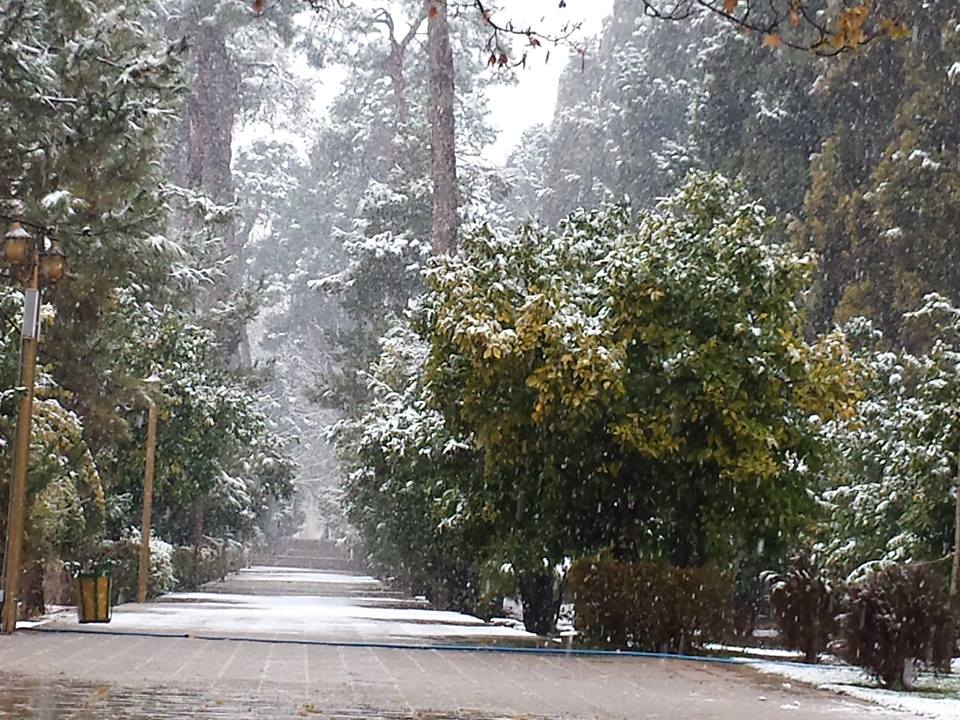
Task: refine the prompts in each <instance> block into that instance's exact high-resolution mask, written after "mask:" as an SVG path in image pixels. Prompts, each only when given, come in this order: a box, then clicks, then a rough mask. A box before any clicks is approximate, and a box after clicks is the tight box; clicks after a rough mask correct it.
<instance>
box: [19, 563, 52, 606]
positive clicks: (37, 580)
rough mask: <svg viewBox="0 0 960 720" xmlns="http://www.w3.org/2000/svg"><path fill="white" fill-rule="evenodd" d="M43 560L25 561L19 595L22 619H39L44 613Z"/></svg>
mask: <svg viewBox="0 0 960 720" xmlns="http://www.w3.org/2000/svg"><path fill="white" fill-rule="evenodd" d="M43 570H44V568H43V560H34V559H31V560H29V561H27V563H26V567H25V568H24V571H23V575H22V576H21V578H22V579H21V580H20V585H21V587H22V588H23V590H22V591H21V593H20V603H21V606H20V607H21V612H22V613H23V616H24V617H27V618H31V617H39V616H40V615H43V614H44V612H46V605H45V603H44V595H43V575H44V572H43Z"/></svg>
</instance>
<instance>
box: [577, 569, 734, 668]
mask: <svg viewBox="0 0 960 720" xmlns="http://www.w3.org/2000/svg"><path fill="white" fill-rule="evenodd" d="M568 582H569V588H570V591H571V594H572V597H573V602H574V613H575V616H574V627H575V628H576V630H577V632H578V634H579V637H580V639H581V640H583V641H585V642H586V643H587V644H590V645H594V646H600V647H612V648H629V649H634V650H645V651H653V652H677V653H684V652H689V651H690V650H691V648H693V647H696V646H701V647H702V646H703V645H704V644H705V643H708V642H715V641H721V640H722V639H723V638H724V636H725V634H726V632H727V629H728V627H729V625H730V620H731V616H732V612H731V607H732V602H731V601H732V594H733V585H732V580H731V578H730V577H729V576H728V575H727V574H725V573H722V572H720V571H718V570H716V569H714V568H711V567H704V568H674V567H670V566H667V565H664V564H660V563H653V562H645V563H624V562H619V561H617V560H613V559H609V558H599V559H596V558H592V559H582V560H578V561H577V562H575V563H574V564H573V566H572V567H571V569H570V573H569V575H568Z"/></svg>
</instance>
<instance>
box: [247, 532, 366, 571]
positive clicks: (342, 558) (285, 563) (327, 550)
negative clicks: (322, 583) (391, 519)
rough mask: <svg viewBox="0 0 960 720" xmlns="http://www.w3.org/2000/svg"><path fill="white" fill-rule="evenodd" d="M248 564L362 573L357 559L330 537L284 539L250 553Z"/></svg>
mask: <svg viewBox="0 0 960 720" xmlns="http://www.w3.org/2000/svg"><path fill="white" fill-rule="evenodd" d="M250 564H251V565H263V566H268V567H289V568H305V569H308V570H330V571H332V572H357V573H359V572H364V571H365V568H364V565H363V562H362V560H361V559H360V558H354V557H352V553H351V552H350V551H349V550H347V549H345V548H343V547H342V546H339V545H337V544H336V543H335V542H333V541H332V540H305V539H302V538H287V539H285V540H281V541H280V542H279V543H277V544H275V545H274V546H272V547H270V548H265V549H263V550H261V551H260V552H256V553H253V554H252V555H251V556H250Z"/></svg>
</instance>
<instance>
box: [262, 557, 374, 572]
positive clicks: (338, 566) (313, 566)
mask: <svg viewBox="0 0 960 720" xmlns="http://www.w3.org/2000/svg"><path fill="white" fill-rule="evenodd" d="M250 564H251V565H264V566H267V567H289V568H296V567H299V568H305V569H307V570H335V571H340V572H343V571H347V572H351V571H352V572H363V570H364V567H363V563H360V562H357V561H356V560H350V559H349V558H344V557H319V556H312V557H295V556H294V557H291V556H284V555H272V554H271V555H251V556H250Z"/></svg>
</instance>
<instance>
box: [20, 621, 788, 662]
mask: <svg viewBox="0 0 960 720" xmlns="http://www.w3.org/2000/svg"><path fill="white" fill-rule="evenodd" d="M21 632H30V633H58V634H62V635H104V636H108V637H148V638H171V639H180V640H183V639H188V638H189V639H193V640H217V641H221V642H248V643H258V644H262V645H307V646H317V647H343V648H367V649H371V650H418V651H424V650H440V651H445V652H472V653H503V654H521V655H547V656H557V657H571V656H572V657H606V658H625V657H629V658H647V659H655V660H679V661H683V662H699V663H713V664H720V665H744V664H747V663H750V662H754V661H755V660H754V659H753V658H730V657H709V656H699V655H678V654H673V653H655V652H642V651H639V650H590V649H586V648H570V649H564V648H526V647H510V646H506V645H457V644H444V645H426V644H417V643H388V642H350V641H335V640H294V639H286V638H277V639H271V638H251V637H224V636H222V635H191V634H187V633H160V632H143V631H131V632H124V631H118V630H79V629H77V630H74V629H72V628H44V627H42V626H40V627H33V628H22V629H21ZM791 664H792V663H791Z"/></svg>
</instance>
